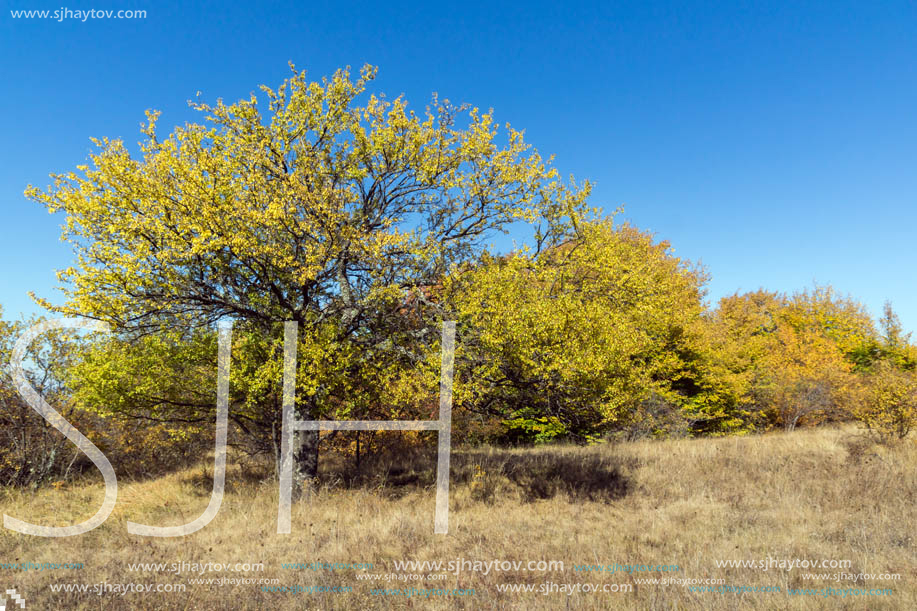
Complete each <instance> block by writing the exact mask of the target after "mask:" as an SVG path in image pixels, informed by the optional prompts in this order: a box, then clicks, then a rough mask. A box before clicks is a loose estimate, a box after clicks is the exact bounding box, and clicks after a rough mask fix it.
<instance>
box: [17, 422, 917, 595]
mask: <svg viewBox="0 0 917 611" xmlns="http://www.w3.org/2000/svg"><path fill="white" fill-rule="evenodd" d="M861 440H862V438H861V437H860V436H859V434H858V433H857V432H856V431H855V430H854V429H852V428H842V429H818V430H801V431H797V432H794V433H791V434H773V435H766V436H759V437H747V438H722V439H698V440H677V441H663V442H639V443H633V444H623V445H615V446H611V445H603V446H595V447H590V448H576V447H559V448H558V447H555V448H543V449H534V450H532V449H528V450H512V451H505V450H494V449H489V450H467V451H457V452H456V453H455V457H454V466H453V476H452V488H453V491H452V499H451V514H450V532H449V534H448V535H447V536H441V535H434V534H433V505H434V492H433V488H432V483H433V478H432V473H433V468H432V461H433V457H432V456H430V455H424V456H419V457H418V456H414V457H412V459H411V461H408V460H407V459H405V461H404V462H405V463H406V464H403V465H399V464H392V463H391V462H390V461H389V462H388V463H386V462H385V461H377V462H376V463H374V464H372V465H368V466H366V467H365V469H366V472H365V475H364V477H363V479H362V480H360V483H354V482H353V481H351V482H350V483H349V484H345V482H344V480H341V479H339V478H336V477H335V476H334V474H335V473H338V472H341V473H344V472H345V471H343V470H341V467H340V465H335V464H330V465H329V468H330V469H331V471H329V472H326V474H325V480H324V481H325V482H326V483H325V485H324V486H323V487H322V488H321V489H319V490H318V491H316V492H315V493H314V494H313V496H312V497H311V499H309V500H304V501H301V502H299V503H298V504H296V505H295V506H294V508H293V533H292V534H291V535H277V534H276V519H277V487H276V485H275V484H274V483H273V482H271V481H270V480H269V479H266V480H262V479H261V477H260V475H264V474H260V475H259V474H258V473H254V474H253V473H252V472H251V470H250V469H244V468H242V467H240V466H239V465H235V466H234V467H233V468H231V469H230V471H229V473H228V476H227V479H228V485H227V494H226V497H225V499H224V502H223V507H222V509H221V511H220V513H219V514H218V516H217V517H216V519H215V520H214V521H213V522H212V523H211V524H210V525H209V526H208V527H206V528H205V529H203V530H202V531H199V532H197V533H195V534H192V535H189V536H186V537H180V538H175V539H152V538H142V537H136V536H132V535H129V534H128V533H127V531H126V528H125V521H126V520H128V519H130V520H133V521H137V522H141V523H147V524H155V525H169V524H180V523H183V522H186V521H190V520H191V519H193V518H195V517H196V516H197V515H199V514H200V512H201V511H202V510H203V508H204V507H205V506H206V504H207V501H208V497H209V479H208V474H207V470H206V468H205V467H196V468H194V469H189V470H186V471H183V472H180V473H175V474H172V475H169V476H167V477H163V478H161V479H158V480H155V481H146V482H134V483H122V484H121V486H120V489H119V500H118V506H117V508H116V510H115V512H114V514H113V515H112V516H111V517H110V518H109V520H108V521H107V522H106V523H105V524H104V525H103V526H101V527H100V528H98V529H96V530H95V531H93V532H91V533H88V534H85V535H82V536H78V537H71V538H62V539H42V538H37V537H27V536H22V535H18V534H15V533H12V532H11V531H8V530H3V531H2V532H0V564H2V563H13V562H34V563H41V562H55V563H59V562H68V561H72V562H83V563H84V565H85V568H83V569H81V570H50V571H40V572H39V571H28V572H22V571H14V570H8V569H7V570H3V569H0V587H2V588H4V589H5V588H8V587H15V588H16V589H17V590H18V591H19V592H20V593H22V594H24V595H25V597H26V600H27V607H26V608H27V609H28V608H32V609H35V608H37V609H382V608H390V607H395V608H424V609H427V608H430V609H447V608H462V609H466V608H467V609H558V608H561V609H562V608H577V609H746V608H747V609H838V608H841V609H917V586H915V579H917V555H915V543H917V541H915V537H917V535H915V526H917V520H915V515H917V512H915V505H917V443H915V442H914V441H913V440H911V441H908V442H905V443H901V444H898V445H895V446H881V445H874V444H865V443H862V441H861ZM407 463H410V464H407ZM545 481H546V483H544V482H545ZM571 482H573V483H571ZM606 491H607V493H606ZM101 498H102V487H101V485H89V484H84V485H82V486H79V487H76V486H66V487H64V488H62V489H60V490H51V489H49V490H42V491H39V492H35V493H27V492H23V491H5V492H3V496H2V497H0V503H2V510H3V512H4V513H8V514H10V515H13V516H16V517H20V518H22V519H27V520H30V521H35V522H40V523H44V524H66V523H72V522H73V521H76V520H79V519H85V518H86V517H88V516H89V515H91V514H92V513H94V511H95V509H96V507H97V506H98V503H99V501H100V500H101ZM766 557H775V558H778V557H779V558H799V559H809V558H818V559H837V560H850V561H851V562H852V566H851V568H849V569H844V571H845V572H850V573H899V574H900V575H901V579H900V580H898V581H872V582H866V584H865V587H866V588H870V587H872V588H891V589H893V590H894V592H893V594H891V595H889V596H857V597H847V598H840V597H837V596H832V597H830V598H827V599H826V598H823V597H820V596H788V595H787V594H786V590H787V589H788V588H805V587H808V588H824V587H829V586H830V587H834V588H837V589H840V588H848V589H849V588H857V587H863V583H862V582H860V583H858V584H856V585H855V584H853V583H851V582H840V583H834V582H824V581H807V580H804V579H802V574H803V573H805V572H808V571H806V570H804V569H802V568H795V569H793V570H791V571H786V570H781V569H777V568H772V569H770V570H768V571H762V570H757V569H746V568H742V569H733V568H716V566H715V564H714V561H715V560H746V559H749V560H750V559H756V560H757V559H761V558H766ZM456 558H464V559H468V560H483V561H489V560H492V559H499V560H509V561H514V560H521V561H525V562H527V561H529V560H562V561H563V562H564V563H565V570H564V571H563V572H560V571H551V572H537V571H535V572H513V571H508V572H494V571H491V572H490V573H489V574H488V575H483V574H480V573H474V572H471V571H469V570H465V571H462V572H461V573H460V574H459V575H453V574H450V575H448V578H447V579H445V580H442V581H426V582H412V583H408V584H403V583H402V584H393V583H384V582H369V581H361V580H357V574H358V573H364V574H365V573H392V572H395V568H394V565H393V561H395V560H418V561H423V560H431V561H435V560H441V561H449V560H454V559H456ZM181 561H184V562H219V563H257V562H263V563H264V565H265V569H264V571H263V572H250V573H241V574H240V573H225V572H223V573H219V574H209V575H204V576H203V577H204V578H208V577H216V578H219V577H228V578H232V577H236V578H239V577H247V578H257V579H261V578H263V579H277V580H279V584H280V585H283V586H296V585H302V586H310V585H325V586H351V587H352V588H353V591H352V592H349V593H313V594H307V593H272V592H263V591H261V586H260V585H237V586H230V585H224V586H217V585H209V586H208V585H187V591H186V592H184V593H179V594H166V593H163V594H150V595H142V594H137V593H129V594H126V595H124V596H118V595H115V594H111V593H109V594H103V595H101V596H99V595H95V594H93V593H83V594H73V593H71V594H64V593H54V592H52V591H51V589H50V587H49V586H50V585H51V584H60V583H83V584H96V583H101V582H107V583H110V584H116V583H161V584H165V583H185V584H187V580H188V579H189V578H197V577H199V576H198V575H191V574H189V573H187V572H186V573H184V574H182V575H170V574H167V573H165V572H139V571H130V570H129V569H128V563H135V562H146V563H156V562H162V563H173V562H181ZM293 562H301V563H305V562H371V563H373V565H374V568H373V570H371V571H360V570H344V571H328V570H319V571H311V570H289V569H283V568H281V563H293ZM614 563H618V564H632V565H633V564H645V565H647V564H677V565H679V567H680V571H679V572H677V573H669V574H655V575H654V574H649V573H640V574H634V575H626V574H621V573H616V574H614V575H611V574H608V573H603V574H598V573H583V572H577V571H574V569H573V565H574V564H614ZM836 571H837V569H830V570H829V569H816V570H814V571H812V572H836ZM653 576H656V577H666V576H668V577H677V578H680V579H685V578H710V577H713V578H719V577H722V578H724V579H725V583H726V584H727V585H731V586H749V587H754V586H759V587H762V586H779V587H780V588H781V589H782V590H783V592H782V593H751V592H746V593H744V594H735V593H726V594H722V593H698V592H692V591H691V590H690V589H689V588H688V587H684V586H680V585H667V586H663V585H646V584H635V581H634V580H635V578H638V579H643V578H648V577H653ZM545 582H554V583H557V584H564V583H577V582H582V583H597V584H601V583H626V584H632V585H635V587H634V591H633V592H630V593H615V594H610V593H576V594H573V595H566V594H562V593H554V594H549V595H543V594H537V593H529V594H523V593H514V594H510V593H501V592H499V591H498V589H497V586H498V585H499V584H507V583H510V584H512V583H515V584H524V583H529V584H543V583H545ZM411 586H413V587H415V588H417V589H420V588H473V589H474V590H475V594H474V595H473V596H464V597H455V596H453V597H446V596H431V597H430V598H421V597H417V596H415V597H410V598H408V597H404V596H379V595H373V594H372V593H371V590H373V589H375V588H379V587H387V588H398V587H400V588H409V587H411Z"/></svg>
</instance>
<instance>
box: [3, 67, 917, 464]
mask: <svg viewBox="0 0 917 611" xmlns="http://www.w3.org/2000/svg"><path fill="white" fill-rule="evenodd" d="M375 74H376V69H375V68H373V67H370V66H366V67H364V68H363V69H362V70H360V73H359V76H358V77H357V78H355V79H352V78H351V76H350V73H349V71H348V70H340V71H338V72H337V73H335V74H334V75H333V76H332V77H331V78H328V79H323V80H322V81H321V82H310V81H309V80H308V79H306V76H305V73H304V72H297V71H295V70H294V71H293V73H292V75H291V77H290V78H289V79H287V80H286V81H285V82H284V83H283V84H281V85H280V87H279V88H277V89H270V88H267V87H264V88H263V89H262V91H263V94H264V98H265V99H266V101H267V109H266V112H264V111H263V109H262V108H261V107H259V100H258V97H257V96H255V95H252V96H251V97H250V98H249V99H245V100H241V101H239V102H236V103H234V104H226V103H224V102H222V101H218V102H217V103H216V104H213V105H209V104H204V103H195V104H193V105H192V106H193V107H194V108H195V109H197V110H198V111H200V112H201V113H202V114H203V115H204V117H205V124H203V125H200V124H193V123H191V124H186V125H185V126H183V127H178V128H176V129H174V130H173V132H172V133H171V134H169V135H166V136H162V135H161V133H160V131H159V130H158V128H157V120H158V117H159V115H158V114H157V113H156V112H149V113H148V122H147V124H146V125H144V126H143V128H142V132H143V136H144V141H143V142H141V143H140V146H139V151H137V152H132V151H131V150H130V148H129V147H128V146H127V145H125V144H124V143H123V141H121V140H104V139H103V140H98V141H96V144H97V145H98V150H97V151H96V152H95V153H93V154H92V155H91V156H90V161H91V165H85V166H78V167H77V170H78V171H76V172H69V173H66V174H57V175H53V181H54V182H53V184H52V185H51V186H49V187H48V188H46V189H44V190H42V189H38V188H35V187H29V188H28V190H27V192H26V193H27V196H28V197H30V198H31V199H33V200H35V201H37V202H39V203H41V204H43V205H45V206H46V207H47V208H48V210H49V211H51V212H52V213H54V212H60V213H63V215H64V225H63V238H64V239H65V240H67V241H68V242H69V243H70V244H71V245H72V246H73V248H74V250H75V253H76V257H77V259H76V262H75V264H74V265H73V266H71V267H68V268H65V269H63V270H61V271H60V272H59V276H60V279H61V281H62V282H64V283H65V286H64V294H65V296H66V299H65V301H64V302H63V303H61V304H52V303H50V302H48V301H45V300H44V299H42V298H40V297H36V299H37V300H38V302H39V303H40V304H42V305H44V306H45V307H47V308H48V309H49V310H50V311H52V312H54V313H56V314H64V315H76V316H84V317H89V318H93V319H98V320H102V321H105V322H108V323H110V324H111V325H112V327H113V329H114V331H115V333H114V335H112V336H110V337H94V336H90V337H87V338H84V340H82V341H81V342H80V343H79V349H78V350H76V351H75V352H74V351H64V350H63V348H60V346H59V345H58V344H55V345H56V346H58V348H60V349H57V351H56V352H55V351H54V350H52V351H51V352H49V353H47V354H50V355H52V356H54V355H56V356H54V358H51V359H50V360H49V361H47V362H42V363H39V364H40V365H41V367H44V368H45V369H46V370H47V372H50V373H49V376H50V377H47V378H46V381H48V380H50V381H53V382H54V385H53V389H51V390H53V393H52V394H53V396H52V398H53V399H55V400H57V401H59V402H63V403H65V404H66V405H67V408H68V409H69V410H70V412H68V413H71V414H73V416H74V418H78V417H80V415H82V416H83V417H86V418H95V419H98V420H99V422H102V421H108V422H114V421H117V422H122V423H132V424H131V425H130V426H128V427H127V428H125V429H121V432H122V433H123V432H124V431H137V430H138V428H137V427H140V426H141V425H143V427H144V430H145V431H146V433H147V434H146V436H144V437H142V438H143V439H147V440H148V441H146V442H143V443H141V444H140V445H143V446H153V445H155V444H156V443H162V444H164V445H169V444H172V446H174V447H179V446H181V447H192V446H193V443H192V441H194V440H199V439H201V435H203V434H204V433H203V432H204V431H206V430H207V427H208V426H209V423H211V422H212V421H213V418H214V414H215V386H216V385H215V375H216V372H215V366H214V364H215V359H216V339H215V332H214V327H213V324H214V323H215V322H216V321H218V320H221V319H227V318H228V319H232V320H234V321H235V328H234V334H233V337H234V339H233V367H232V374H231V375H232V378H231V390H230V393H231V397H230V419H231V421H232V422H233V425H234V428H233V436H232V437H231V439H232V443H234V444H235V445H237V446H238V447H240V448H244V449H245V450H247V451H248V452H250V453H254V454H258V453H273V454H275V455H276V452H277V446H278V438H279V428H280V413H281V408H280V401H281V386H280V385H281V379H282V375H281V371H282V359H283V354H282V325H283V322H284V321H287V320H294V321H296V322H297V323H299V324H300V328H301V330H300V334H299V343H300V345H299V347H298V353H299V361H298V367H299V370H298V376H297V380H298V387H297V389H296V390H297V407H296V409H297V411H298V413H299V414H300V417H301V418H303V419H348V420H353V419H386V420H389V419H399V418H400V419H428V418H431V417H432V415H433V414H434V412H435V410H436V405H437V403H436V401H437V398H436V395H437V388H438V386H437V385H438V380H439V373H440V372H439V350H440V346H439V339H438V334H437V329H438V326H439V323H440V322H441V321H442V320H456V321H457V322H458V333H459V334H458V352H457V355H456V383H455V393H454V396H455V414H454V422H455V431H456V435H457V436H458V438H459V439H463V440H465V441H468V442H477V441H499V442H504V443H533V442H535V443H537V442H547V441H552V440H561V439H565V440H572V441H576V442H582V443H589V442H594V441H598V440H601V439H604V438H625V439H633V438H637V437H645V436H649V437H659V436H666V435H695V436H696V435H725V434H745V433H749V432H754V431H765V430H768V429H771V428H775V427H779V428H783V429H786V430H792V429H794V428H796V427H799V426H812V425H817V424H819V423H824V422H832V421H839V420H848V419H853V418H855V419H859V420H860V421H862V422H863V423H864V424H865V425H866V426H867V427H869V428H870V429H871V430H875V431H879V432H881V433H882V434H887V435H897V436H905V435H907V434H908V432H909V431H910V430H911V429H912V428H913V425H914V422H915V418H917V414H915V409H917V408H915V405H917V399H915V396H917V382H915V377H914V370H915V364H917V351H915V348H914V346H912V345H911V344H910V339H909V336H907V335H906V334H904V333H903V332H902V330H901V328H900V324H899V323H897V318H896V317H895V315H894V312H893V311H892V310H891V308H890V307H888V308H887V309H886V311H885V312H884V315H883V317H882V318H881V319H880V321H879V325H878V326H879V327H881V328H877V325H876V323H875V322H874V321H873V320H872V318H871V317H870V316H869V314H868V313H867V312H866V310H865V308H864V307H863V306H862V305H861V304H859V303H858V302H856V301H855V300H854V299H852V298H850V297H847V296H843V295H840V294H838V293H837V292H836V291H834V290H833V289H832V288H831V287H830V286H815V287H813V288H812V289H809V290H804V291H800V292H797V293H794V294H791V295H785V294H779V293H774V292H769V291H766V290H763V289H762V290H758V291H754V292H749V293H745V294H735V295H731V296H727V297H724V298H723V299H720V300H719V302H718V303H716V304H709V303H708V302H707V301H706V300H705V294H706V293H705V285H706V282H707V279H708V277H707V274H706V272H705V271H704V269H703V268H701V267H700V266H698V265H696V264H694V263H692V262H690V261H686V260H684V259H681V258H679V257H677V256H675V254H674V252H673V250H672V248H671V247H670V245H669V244H668V243H667V242H665V241H659V240H657V239H656V237H655V236H653V235H652V234H649V233H646V232H643V231H641V230H639V229H638V228H636V227H633V226H631V225H629V224H627V223H619V222H617V221H616V219H615V217H614V216H612V217H602V216H600V215H599V214H598V213H597V210H596V209H594V208H592V207H591V205H590V204H589V202H588V198H589V195H590V186H589V184H588V183H583V184H577V183H576V182H574V181H573V180H570V181H567V182H565V181H562V180H560V178H559V177H558V174H557V172H556V170H554V169H552V168H551V167H550V160H545V159H543V158H542V157H541V156H540V155H539V154H538V153H537V152H536V151H535V150H534V149H532V148H531V147H530V146H529V145H528V144H526V143H525V141H524V139H523V134H522V132H521V131H518V130H515V129H513V128H511V127H510V126H509V125H507V126H506V127H505V129H503V130H501V129H500V128H499V127H498V125H497V124H496V122H495V119H494V116H493V112H481V111H479V110H478V109H476V108H468V107H465V106H454V105H452V104H450V103H449V102H448V101H440V100H439V99H438V98H436V97H435V96H434V98H433V100H432V103H431V105H430V106H429V107H428V108H427V109H426V110H425V111H424V112H423V113H419V114H418V113H415V112H414V111H412V110H410V109H409V108H408V104H407V102H406V101H405V100H404V99H403V98H401V97H399V98H396V99H394V100H391V101H389V100H386V99H385V98H384V96H382V95H381V94H379V95H377V94H372V93H368V92H367V88H368V87H369V86H370V84H371V82H372V81H373V79H374V78H375ZM519 227H525V229H524V230H523V234H524V235H527V236H529V239H527V240H526V241H524V242H523V243H520V244H516V245H515V246H514V247H513V248H503V249H499V248H496V247H494V246H493V240H494V238H496V237H498V236H499V235H501V234H503V233H508V232H509V231H510V230H511V229H514V228H519ZM4 325H6V326H4V327H3V331H2V332H3V338H4V342H5V343H4V346H7V347H5V348H4V349H5V350H6V351H7V352H6V354H8V344H9V342H10V341H12V340H11V339H10V338H11V337H12V334H13V331H14V330H15V329H16V328H14V326H10V325H9V324H7V323H4ZM65 353H66V354H65ZM5 358H6V357H5ZM4 366H5V363H4ZM49 396H51V395H49ZM15 397H16V395H15V392H14V390H13V389H12V387H11V385H10V382H9V378H8V376H6V377H4V378H3V383H2V394H0V398H2V401H3V403H2V410H3V411H2V413H0V419H2V422H5V423H10V424H9V425H8V426H14V427H15V426H18V425H16V424H15V423H16V422H17V418H20V417H21V416H22V413H24V412H23V409H24V408H23V406H22V405H21V402H20V403H17V399H16V398H15ZM4 430H7V428H4ZM17 430H18V429H17ZM42 430H43V429H40V428H38V429H34V430H33V429H30V431H31V432H29V433H28V434H26V433H23V434H22V435H21V436H20V437H21V439H19V438H17V439H19V440H18V441H15V443H18V444H20V445H22V444H26V445H28V444H37V443H39V442H40V440H41V439H43V437H42V435H45V433H41V434H38V432H41V431H42ZM36 431H38V432H36ZM205 436H206V435H205ZM122 437H123V441H121V442H113V443H127V441H131V442H133V443H135V445H136V442H137V440H138V439H141V436H140V435H139V433H132V434H129V435H127V436H126V437H124V435H122ZM116 438H118V435H115V434H113V435H112V439H116ZM297 439H299V443H300V447H299V449H298V450H297V454H296V455H297V459H298V460H299V467H298V468H299V471H298V472H299V473H300V475H302V476H303V477H307V476H312V475H314V474H315V472H316V464H317V456H318V447H319V445H320V444H324V445H325V446H327V447H333V448H336V449H337V450H338V451H342V452H345V453H349V454H354V455H356V454H357V453H359V452H361V451H372V450H373V448H376V447H380V446H381V445H384V444H383V440H382V439H383V438H381V437H378V436H375V435H366V436H365V437H360V436H357V435H355V434H329V435H326V436H324V438H322V439H320V438H319V435H318V434H317V433H306V432H304V433H300V434H299V435H298V436H297ZM402 439H407V440H412V441H413V442H417V443H420V442H422V441H423V439H424V437H423V435H422V434H417V435H405V436H402ZM11 443H13V442H11ZM15 443H14V444H13V445H12V446H10V447H18V446H16V445H15ZM41 443H45V442H44V441H41ZM183 443H184V444H185V445H184V446H182V445H181V444H183ZM194 443H197V441H194ZM386 443H387V442H386ZM188 444H191V445H188ZM23 447H25V446H23ZM6 452H7V453H6V454H4V455H2V456H0V470H3V473H4V477H5V478H6V479H7V480H10V481H13V480H17V478H18V479H20V480H22V481H32V480H33V479H34V477H33V476H28V475H23V474H22V473H25V472H24V471H22V468H24V467H17V466H16V462H15V461H16V460H18V459H16V458H15V457H12V456H13V455H12V454H10V452H9V451H6ZM141 454H142V452H140V453H139V454H138V456H139V455H141ZM55 456H58V455H57V454H55ZM60 460H61V459H59V458H54V461H56V463H59V462H60ZM54 461H52V462H54ZM17 469H19V470H18V471H17ZM42 469H45V470H46V471H48V473H50V472H51V471H53V470H54V469H57V471H60V465H59V464H57V466H54V467H53V468H52V467H47V468H45V467H42ZM17 473H18V474H19V475H16V474H17ZM36 477H39V476H36ZM23 478H25V479H23ZM42 478H46V476H45V475H41V476H40V477H39V479H42Z"/></svg>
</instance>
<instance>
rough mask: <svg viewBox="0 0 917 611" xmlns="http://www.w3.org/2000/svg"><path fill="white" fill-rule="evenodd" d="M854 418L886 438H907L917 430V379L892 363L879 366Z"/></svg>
mask: <svg viewBox="0 0 917 611" xmlns="http://www.w3.org/2000/svg"><path fill="white" fill-rule="evenodd" d="M854 415H855V416H856V417H857V418H858V419H859V420H860V421H861V422H863V424H865V425H866V427H867V428H868V429H869V430H871V431H873V432H875V433H877V434H878V435H880V436H882V437H885V438H895V437H897V438H899V439H903V438H904V437H907V435H908V433H910V432H911V430H912V429H913V428H914V427H915V426H917V375H915V372H913V371H908V370H903V369H900V368H899V367H896V366H895V364H894V363H892V362H891V361H889V360H887V359H886V360H882V361H879V362H878V363H876V364H875V365H874V367H873V370H872V372H871V373H870V374H868V376H867V378H866V381H865V388H864V392H863V401H862V403H861V404H860V406H859V407H858V408H857V409H855V410H854Z"/></svg>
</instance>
